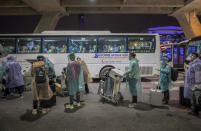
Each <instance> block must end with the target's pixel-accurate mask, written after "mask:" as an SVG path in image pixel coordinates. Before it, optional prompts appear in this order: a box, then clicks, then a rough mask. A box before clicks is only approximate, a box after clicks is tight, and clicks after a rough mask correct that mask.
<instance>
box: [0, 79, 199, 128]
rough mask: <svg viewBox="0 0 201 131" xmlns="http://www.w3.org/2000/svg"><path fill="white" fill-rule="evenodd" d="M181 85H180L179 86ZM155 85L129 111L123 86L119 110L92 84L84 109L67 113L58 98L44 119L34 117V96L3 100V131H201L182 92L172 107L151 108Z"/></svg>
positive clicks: (173, 99) (175, 92)
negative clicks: (183, 102) (103, 99)
mask: <svg viewBox="0 0 201 131" xmlns="http://www.w3.org/2000/svg"><path fill="white" fill-rule="evenodd" d="M178 83H179V82H178ZM155 84H156V83H155V82H143V83H142V87H143V94H142V96H140V97H139V101H140V102H139V104H138V106H137V107H136V108H135V109H134V108H133V109H130V108H127V105H128V100H129V99H130V96H129V94H128V91H127V90H126V88H125V83H123V84H122V88H121V92H122V94H123V96H124V98H125V99H124V102H123V103H121V104H120V105H118V106H115V105H113V104H111V103H102V102H101V101H100V97H99V96H98V95H97V87H98V84H97V83H91V84H89V87H90V91H91V92H90V94H88V95H84V100H85V102H84V103H82V104H84V105H83V107H82V108H80V109H76V110H74V111H72V112H67V113H66V112H64V103H66V98H64V97H57V105H56V106H54V107H53V108H52V109H51V111H50V112H49V113H48V114H47V115H44V116H41V115H39V116H37V117H33V116H32V115H31V112H30V110H31V107H32V94H31V92H25V93H24V97H23V98H17V99H12V100H2V99H0V105H1V106H0V131H201V126H200V123H201V119H200V118H197V117H194V116H191V115H188V114H187V109H185V108H184V107H182V106H179V104H178V88H177V87H175V89H173V90H171V101H170V105H169V106H163V107H160V108H157V107H152V106H150V105H149V89H150V88H152V87H155Z"/></svg>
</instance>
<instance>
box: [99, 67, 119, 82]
mask: <svg viewBox="0 0 201 131" xmlns="http://www.w3.org/2000/svg"><path fill="white" fill-rule="evenodd" d="M114 68H115V67H114V66H110V65H108V66H104V67H103V68H102V69H101V70H100V73H99V78H100V79H101V80H105V78H106V75H107V73H108V72H109V71H110V69H114Z"/></svg>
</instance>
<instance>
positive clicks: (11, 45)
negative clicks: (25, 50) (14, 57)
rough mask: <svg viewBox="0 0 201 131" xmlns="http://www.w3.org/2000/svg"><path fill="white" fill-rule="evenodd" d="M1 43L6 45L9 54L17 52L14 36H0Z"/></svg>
mask: <svg viewBox="0 0 201 131" xmlns="http://www.w3.org/2000/svg"><path fill="white" fill-rule="evenodd" d="M0 44H1V45H2V46H3V47H4V49H5V50H6V51H7V53H8V54H14V53H15V39H14V38H0Z"/></svg>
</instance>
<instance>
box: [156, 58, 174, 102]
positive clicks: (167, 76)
mask: <svg viewBox="0 0 201 131" xmlns="http://www.w3.org/2000/svg"><path fill="white" fill-rule="evenodd" d="M159 87H160V89H161V90H162V92H163V94H164V97H163V104H168V101H169V89H170V88H171V87H173V86H172V79H171V67H170V66H169V65H168V58H167V57H163V58H162V63H161V65H160V75H159Z"/></svg>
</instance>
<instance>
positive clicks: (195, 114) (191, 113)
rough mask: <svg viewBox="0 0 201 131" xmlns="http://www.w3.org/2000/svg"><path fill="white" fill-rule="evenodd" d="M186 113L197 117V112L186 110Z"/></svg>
mask: <svg viewBox="0 0 201 131" xmlns="http://www.w3.org/2000/svg"><path fill="white" fill-rule="evenodd" d="M188 114H189V115H193V116H197V117H199V112H193V111H190V112H188Z"/></svg>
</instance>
